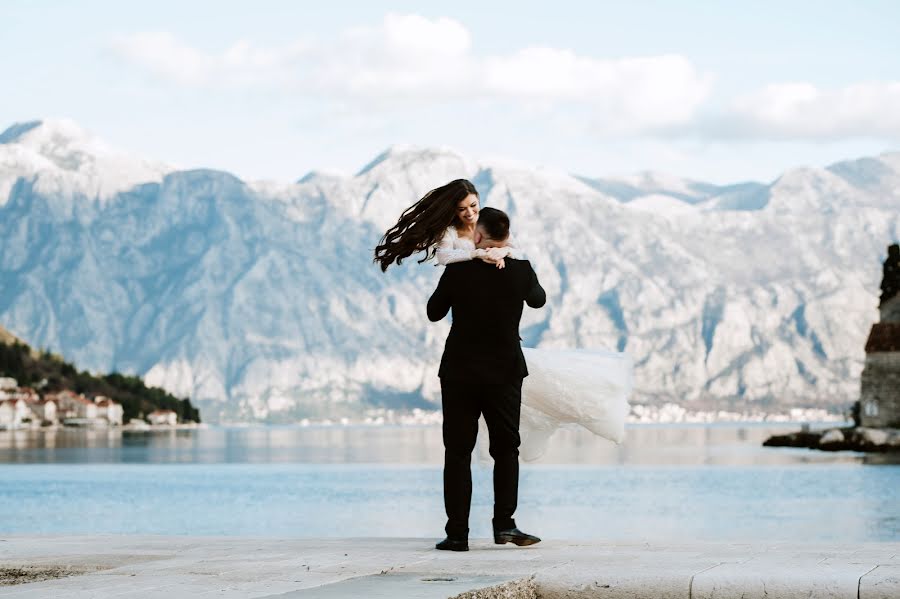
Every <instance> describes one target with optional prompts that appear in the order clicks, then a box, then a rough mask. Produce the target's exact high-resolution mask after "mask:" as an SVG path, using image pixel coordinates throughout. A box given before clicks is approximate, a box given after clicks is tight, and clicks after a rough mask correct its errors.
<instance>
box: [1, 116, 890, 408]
mask: <svg viewBox="0 0 900 599" xmlns="http://www.w3.org/2000/svg"><path fill="white" fill-rule="evenodd" d="M458 177H466V178H468V179H470V180H472V181H473V183H475V185H476V186H477V188H478V189H479V191H480V193H481V197H482V201H483V204H486V205H491V206H496V207H498V208H501V209H503V210H506V211H507V212H508V213H509V214H510V216H511V219H512V222H513V229H514V231H515V233H516V237H517V239H518V240H519V243H520V244H521V245H522V246H523V247H524V250H525V252H526V253H527V254H528V256H529V258H530V259H531V261H532V263H533V264H534V266H535V269H536V271H537V273H538V276H539V277H540V279H541V281H542V283H543V285H544V287H545V288H546V290H547V292H548V298H549V299H548V304H547V306H546V308H544V309H542V310H539V311H533V310H527V311H526V315H525V318H524V320H523V338H524V343H525V344H526V345H529V346H535V345H537V346H548V347H549V346H555V347H562V346H566V347H593V346H602V347H614V348H618V349H620V350H624V351H627V352H629V353H630V354H631V355H632V356H633V357H634V361H635V364H636V373H635V374H636V382H637V392H636V394H635V396H634V401H636V402H655V401H676V402H679V403H688V402H693V403H694V404H695V405H700V404H704V405H706V404H712V403H719V404H723V403H725V402H732V403H738V404H739V403H741V402H757V404H759V405H762V406H766V405H778V406H784V405H821V404H823V403H826V404H834V405H840V406H843V405H846V404H848V403H849V402H851V401H852V400H854V399H855V397H856V394H857V392H858V385H859V374H860V371H861V370H862V366H863V359H864V353H863V345H864V343H865V337H866V334H867V333H868V329H869V325H870V324H871V323H872V322H873V321H874V320H875V319H876V318H877V310H876V307H877V303H878V300H877V291H878V284H879V281H880V276H881V268H880V261H881V260H882V258H883V255H884V251H885V248H886V246H887V244H888V243H890V242H892V241H894V240H896V239H898V238H900V154H885V155H882V156H879V157H876V158H865V159H862V160H857V161H852V162H843V163H839V164H836V165H833V166H830V167H828V168H827V169H818V168H803V169H795V170H792V171H789V172H787V173H785V174H784V175H783V176H782V177H780V178H779V179H777V180H776V181H774V182H772V183H771V184H762V183H740V184H737V185H732V186H716V185H712V184H707V183H701V182H694V181H687V180H683V179H678V178H675V177H669V176H665V175H660V174H658V173H644V174H641V175H637V176H635V177H633V178H619V179H606V180H604V179H595V178H587V177H579V176H573V175H570V174H567V173H562V172H558V171H554V170H550V169H543V168H536V167H529V166H527V165H521V164H517V163H513V162H501V161H491V162H480V161H478V160H474V159H470V158H467V157H464V156H461V155H459V154H458V153H456V152H454V151H453V150H451V149H448V148H415V147H394V148H391V149H389V150H388V151H386V152H384V153H383V154H381V155H380V156H378V157H377V158H375V159H374V160H373V161H372V162H371V163H370V164H368V165H367V166H365V167H364V168H363V169H362V170H361V171H360V172H359V173H357V174H356V175H353V176H346V175H340V174H335V173H321V172H312V173H309V174H308V175H306V176H303V177H302V178H301V179H299V180H298V181H297V182H296V183H272V182H244V181H241V180H239V179H237V178H236V177H234V176H232V175H230V174H228V173H224V172H218V171H210V170H193V171H174V170H171V169H169V168H167V167H165V166H163V165H158V164H155V163H151V162H147V161H143V160H139V159H134V158H130V157H127V156H124V155H121V154H119V153H117V152H115V150H113V149H111V148H109V147H107V146H106V145H105V144H103V143H102V142H99V141H98V140H95V139H93V138H92V137H90V136H89V135H87V134H85V133H83V132H81V131H80V130H79V129H78V128H77V127H76V126H74V125H73V124H72V123H68V122H65V121H63V122H59V121H45V122H35V123H29V124H26V125H14V126H13V127H11V128H9V129H7V131H6V132H4V133H2V134H0V192H2V194H3V195H2V197H0V324H2V325H3V326H5V327H7V328H9V329H10V330H12V331H13V332H15V333H16V334H17V335H19V336H21V337H23V338H24V339H26V340H27V341H28V342H29V343H30V344H32V345H33V346H36V347H42V346H43V347H49V348H52V349H53V350H54V351H57V352H59V353H61V354H63V355H65V356H66V357H67V359H70V360H72V361H74V362H75V363H77V364H79V365H81V366H82V367H88V368H90V369H92V370H104V371H108V370H120V371H125V372H133V373H138V374H142V375H144V376H146V378H147V379H148V382H150V383H151V384H157V385H161V386H163V387H165V388H167V389H168V390H170V391H172V392H173V393H176V394H180V395H190V396H191V397H192V398H193V399H195V400H197V401H198V402H199V405H200V406H201V409H202V410H203V416H204V419H205V420H215V419H216V418H259V419H270V420H281V419H291V418H294V417H297V416H300V415H322V414H336V413H339V412H340V411H342V410H350V409H356V408H358V407H359V406H360V405H373V404H374V405H387V406H422V407H425V406H427V405H429V403H428V402H429V401H434V400H435V399H436V398H437V390H438V384H437V383H438V381H437V378H436V369H437V363H438V360H439V357H440V352H441V350H442V347H443V340H444V337H445V335H446V332H447V330H448V327H449V325H448V324H447V323H446V322H443V323H440V324H431V323H429V322H428V321H427V319H426V317H425V310H424V306H425V302H426V300H427V297H428V295H429V294H430V292H431V290H432V289H433V287H434V285H435V284H436V282H437V278H438V277H439V274H440V270H441V269H440V268H436V267H434V266H433V265H432V264H431V263H425V264H421V265H420V264H417V263H416V260H414V259H410V260H408V261H405V262H404V264H403V265H402V266H401V267H399V268H391V269H390V270H389V271H388V273H386V274H382V273H381V272H380V270H379V269H378V268H377V267H376V266H375V265H374V264H373V263H372V249H373V248H374V246H375V245H376V243H377V242H378V240H379V238H380V236H381V234H382V233H383V231H384V230H385V229H386V228H387V227H388V226H390V225H391V224H392V223H393V222H394V221H395V220H396V218H397V217H398V215H399V214H400V213H401V212H402V210H403V209H404V208H406V207H407V206H408V205H410V204H412V203H413V202H414V201H416V200H417V199H418V198H419V197H421V196H422V195H423V194H424V193H425V192H426V191H428V190H429V189H431V188H433V187H436V186H438V185H441V184H443V183H445V182H446V181H449V180H451V179H455V178H458ZM434 405H436V404H434Z"/></svg>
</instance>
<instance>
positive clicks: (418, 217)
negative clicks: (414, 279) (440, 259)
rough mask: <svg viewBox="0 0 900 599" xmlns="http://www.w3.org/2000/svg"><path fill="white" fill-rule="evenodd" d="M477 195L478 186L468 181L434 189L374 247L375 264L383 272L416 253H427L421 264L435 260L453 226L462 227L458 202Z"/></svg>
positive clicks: (405, 213) (403, 216)
mask: <svg viewBox="0 0 900 599" xmlns="http://www.w3.org/2000/svg"><path fill="white" fill-rule="evenodd" d="M471 193H474V194H475V195H476V196H477V195H478V191H477V190H476V189H475V186H474V185H472V183H470V182H469V181H468V180H466V179H455V180H453V181H450V182H449V183H447V184H446V185H442V186H440V187H438V188H435V189H432V190H431V191H429V192H428V193H426V194H425V195H424V196H422V199H421V200H419V201H418V202H416V203H415V204H413V205H412V206H410V207H409V208H407V209H406V210H404V211H403V214H401V215H400V220H398V221H397V224H396V225H394V226H393V227H391V228H390V229H388V230H387V232H386V233H385V234H384V236H383V237H382V238H381V243H379V244H378V247H376V248H375V262H378V263H379V264H380V265H381V271H382V272H384V271H386V270H387V268H388V266H390V265H391V264H393V263H394V262H396V263H397V264H398V265H399V264H400V262H401V261H402V260H403V259H404V258H408V257H409V256H412V255H413V254H415V253H416V252H423V251H424V252H425V257H424V258H422V259H421V260H419V263H422V262H425V261H426V260H428V259H429V258H432V257H434V254H435V252H436V251H437V247H436V246H437V243H438V242H439V241H440V240H441V236H442V235H443V234H444V231H445V230H446V229H447V227H449V226H450V225H454V226H457V227H458V226H460V225H461V224H462V221H460V219H459V215H458V214H457V212H456V208H457V206H458V205H459V203H460V202H461V201H462V200H464V199H466V197H468V195H469V194H471Z"/></svg>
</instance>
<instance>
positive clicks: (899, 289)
mask: <svg viewBox="0 0 900 599" xmlns="http://www.w3.org/2000/svg"><path fill="white" fill-rule="evenodd" d="M878 310H879V312H880V313H881V314H880V318H879V321H878V322H877V323H875V324H874V325H872V330H871V331H870V332H869V339H868V341H866V365H865V368H863V371H862V381H861V385H860V386H861V389H860V398H859V401H860V424H861V425H862V426H869V427H892V428H900V245H898V244H896V243H895V244H893V245H891V246H889V247H888V257H887V260H885V262H884V276H883V278H882V281H881V301H880V302H879V304H878Z"/></svg>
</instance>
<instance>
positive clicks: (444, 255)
mask: <svg viewBox="0 0 900 599" xmlns="http://www.w3.org/2000/svg"><path fill="white" fill-rule="evenodd" d="M456 239H457V235H456V230H454V229H453V227H449V228H448V229H447V230H446V231H445V232H444V236H443V237H441V240H440V241H439V242H438V245H437V251H436V252H435V258H437V261H438V264H440V265H442V266H446V265H448V264H452V263H454V262H465V261H466V260H471V259H472V250H470V249H465V248H456V247H454V245H455V244H454V241H455V240H456Z"/></svg>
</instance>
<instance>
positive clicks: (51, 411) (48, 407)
mask: <svg viewBox="0 0 900 599" xmlns="http://www.w3.org/2000/svg"><path fill="white" fill-rule="evenodd" d="M28 407H30V408H31V411H32V412H34V415H35V417H37V418H38V419H40V420H41V421H42V422H56V402H55V401H53V400H52V399H41V400H39V401H35V402H31V403H29V404H28Z"/></svg>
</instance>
